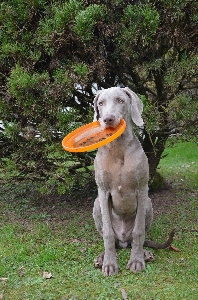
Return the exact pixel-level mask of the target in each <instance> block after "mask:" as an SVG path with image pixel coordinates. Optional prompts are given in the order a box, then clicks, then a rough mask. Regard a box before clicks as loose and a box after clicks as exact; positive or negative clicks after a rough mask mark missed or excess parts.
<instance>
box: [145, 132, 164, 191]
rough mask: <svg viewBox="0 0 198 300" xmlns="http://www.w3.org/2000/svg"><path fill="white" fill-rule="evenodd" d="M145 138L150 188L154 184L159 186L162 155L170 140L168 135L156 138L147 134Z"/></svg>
mask: <svg viewBox="0 0 198 300" xmlns="http://www.w3.org/2000/svg"><path fill="white" fill-rule="evenodd" d="M144 135H145V138H144V141H143V149H144V151H145V153H146V156H147V158H148V163H149V175H150V184H149V185H150V186H152V185H153V184H155V186H156V184H158V183H157V182H156V180H157V179H158V176H157V167H158V164H159V162H160V159H161V157H162V153H163V151H164V149H165V144H166V141H167V139H168V135H163V136H156V135H152V137H151V136H150V135H149V134H148V133H147V132H145V133H144Z"/></svg>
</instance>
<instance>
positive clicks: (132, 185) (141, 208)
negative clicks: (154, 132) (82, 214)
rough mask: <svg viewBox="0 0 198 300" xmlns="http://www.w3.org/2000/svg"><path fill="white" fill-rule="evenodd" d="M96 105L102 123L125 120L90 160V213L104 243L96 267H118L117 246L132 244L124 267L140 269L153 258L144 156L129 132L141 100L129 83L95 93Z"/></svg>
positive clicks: (113, 269) (109, 272)
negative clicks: (93, 187) (148, 246)
mask: <svg viewBox="0 0 198 300" xmlns="http://www.w3.org/2000/svg"><path fill="white" fill-rule="evenodd" d="M94 107H95V120H96V119H97V120H99V121H100V123H101V126H102V127H104V128H107V127H114V128H115V127H116V126H117V125H118V124H119V123H120V119H124V120H125V121H126V129H125V131H124V133H123V134H122V135H121V136H120V137H119V138H117V139H116V140H114V141H113V142H111V143H109V144H107V145H106V146H103V147H101V148H99V149H98V152H97V155H96V158H95V162H94V168H95V179H96V183H97V186H98V197H97V198H96V200H95V203H94V209H93V216H94V220H95V225H96V228H97V230H98V232H99V233H100V235H101V236H102V237H103V240H104V248H105V251H104V253H102V254H100V255H99V256H98V257H97V258H96V259H95V260H94V262H95V267H102V272H103V274H104V275H105V276H109V275H113V274H115V273H117V272H118V263H117V256H116V250H115V246H119V247H122V248H126V247H127V246H129V245H131V246H132V250H131V255H130V259H129V261H128V264H127V269H130V270H131V271H132V272H138V271H140V270H143V269H144V268H145V261H151V260H153V255H152V253H151V252H149V251H147V250H144V249H143V246H144V245H145V235H146V232H147V231H148V230H149V228H150V226H151V222H152V218H153V209H152V203H151V200H150V198H149V197H148V180H149V167H148V160H147V157H146V155H145V153H144V151H143V149H142V146H141V144H140V142H139V140H138V139H137V137H136V136H135V135H134V132H133V123H135V124H136V125H137V126H139V127H140V126H143V120H142V117H141V114H142V110H143V104H142V102H141V100H140V99H139V98H138V96H137V95H136V94H135V93H134V92H132V91H131V90H130V89H129V88H118V87H112V88H109V89H106V90H100V91H99V92H98V93H97V95H96V97H95V100H94ZM165 244H166V243H165ZM165 244H164V245H163V247H165ZM169 244H170V243H169ZM160 245H161V246H162V244H160ZM166 246H167V244H166ZM163 247H155V246H154V247H153V248H163Z"/></svg>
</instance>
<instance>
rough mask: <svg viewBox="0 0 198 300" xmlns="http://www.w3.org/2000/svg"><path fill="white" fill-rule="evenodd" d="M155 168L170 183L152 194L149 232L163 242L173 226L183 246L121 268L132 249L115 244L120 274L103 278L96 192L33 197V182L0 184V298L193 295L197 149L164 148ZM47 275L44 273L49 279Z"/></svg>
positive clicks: (197, 295) (197, 266)
mask: <svg viewBox="0 0 198 300" xmlns="http://www.w3.org/2000/svg"><path fill="white" fill-rule="evenodd" d="M166 152H168V153H169V155H168V156H167V157H166V158H164V159H163V160H162V161H161V164H160V168H159V172H160V173H161V174H162V175H163V176H164V177H165V178H166V181H167V182H168V183H169V188H168V189H166V190H163V191H160V192H155V193H152V194H151V195H150V197H151V199H152V200H153V205H154V213H155V217H154V221H153V225H152V228H151V230H150V233H149V238H150V239H152V240H157V241H164V240H165V239H166V237H167V236H168V234H169V232H170V230H171V229H172V228H174V227H175V228H176V235H175V239H174V242H173V245H174V246H175V247H177V248H178V249H179V250H180V251H178V252H175V251H171V250H168V249H165V250H154V251H153V250H152V251H153V253H154V255H155V261H154V262H153V263H147V267H146V270H145V271H143V272H140V273H138V274H133V273H131V272H130V271H129V270H126V264H127V261H128V259H129V255H130V249H122V250H118V262H119V268H120V269H119V273H118V274H117V275H116V276H112V277H108V278H106V277H104V276H103V275H102V273H101V271H100V270H99V269H94V267H93V260H94V257H96V256H97V255H98V254H99V253H100V252H102V251H103V241H102V240H101V239H100V237H99V236H98V234H97V232H96V229H95V226H94V222H93V218H92V207H93V201H94V196H91V197H90V196H88V197H86V195H85V194H82V196H81V197H80V198H79V197H74V196H68V195H67V196H66V195H65V196H55V195H51V196H50V197H38V196H37V195H36V194H35V190H34V186H33V184H31V185H29V184H18V185H17V184H16V185H14V186H13V187H10V186H2V187H1V189H0V196H1V199H0V210H1V215H0V299H5V300H10V299H12V300H33V299H34V300H35V299H37V300H41V299H44V300H50V299H53V300H66V299H71V300H72V299H73V300H74V299H80V300H83V299H115V300H117V299H135V300H136V299H138V300H139V299H140V300H141V299H145V300H148V299H149V300H151V299H153V300H158V299H159V300H162V299H171V300H174V299H175V300H176V299H188V300H191V299H195V300H197V299H198V284H197V274H198V258H197V257H198V256H197V253H198V244H197V236H198V225H197V224H198V222H197V218H198V201H197V197H198V192H197V188H198V175H197V173H198V172H197V170H198V151H197V145H196V144H193V143H180V144H178V145H177V147H174V148H168V149H167V150H166ZM48 277H49V278H48Z"/></svg>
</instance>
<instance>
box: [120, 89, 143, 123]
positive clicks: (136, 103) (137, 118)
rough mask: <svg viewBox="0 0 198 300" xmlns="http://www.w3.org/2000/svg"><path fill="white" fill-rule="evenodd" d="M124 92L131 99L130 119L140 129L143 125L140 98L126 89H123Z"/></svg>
mask: <svg viewBox="0 0 198 300" xmlns="http://www.w3.org/2000/svg"><path fill="white" fill-rule="evenodd" d="M124 90H125V91H126V93H127V95H128V96H129V97H130V99H131V119H132V121H133V122H134V123H135V124H136V125H137V126H138V127H141V126H143V124H144V121H143V119H142V116H141V115H142V111H143V103H142V101H141V100H140V98H139V97H138V96H137V95H136V94H135V93H134V92H133V91H131V90H130V89H129V88H128V87H125V88H124Z"/></svg>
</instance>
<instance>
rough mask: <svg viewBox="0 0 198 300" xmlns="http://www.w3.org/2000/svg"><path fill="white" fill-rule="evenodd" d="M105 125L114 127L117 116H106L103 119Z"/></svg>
mask: <svg viewBox="0 0 198 300" xmlns="http://www.w3.org/2000/svg"><path fill="white" fill-rule="evenodd" d="M103 121H104V123H105V124H106V125H109V126H111V125H113V123H114V121H115V116H114V115H106V116H105V117H104V119H103Z"/></svg>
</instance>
